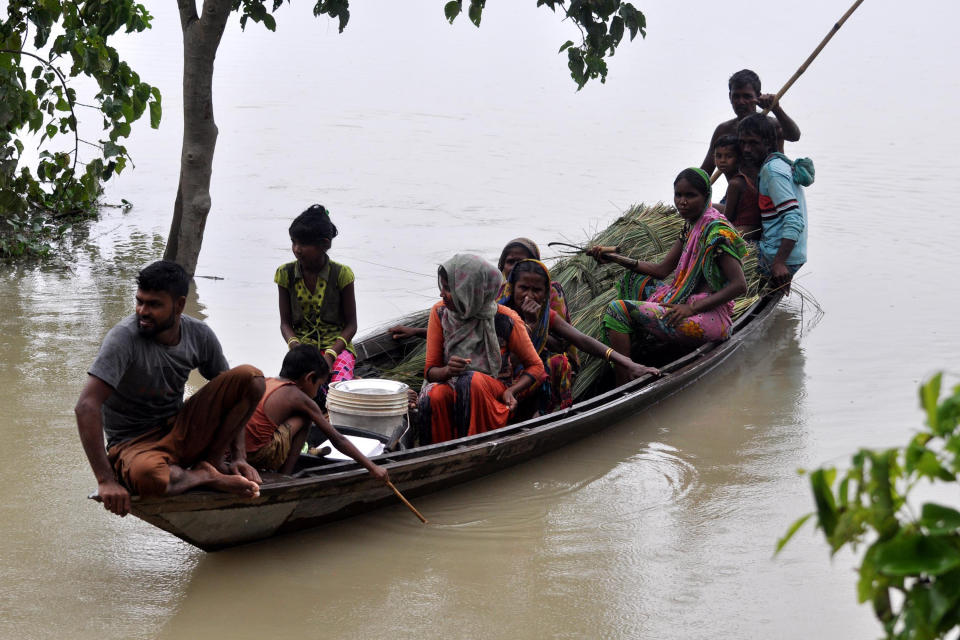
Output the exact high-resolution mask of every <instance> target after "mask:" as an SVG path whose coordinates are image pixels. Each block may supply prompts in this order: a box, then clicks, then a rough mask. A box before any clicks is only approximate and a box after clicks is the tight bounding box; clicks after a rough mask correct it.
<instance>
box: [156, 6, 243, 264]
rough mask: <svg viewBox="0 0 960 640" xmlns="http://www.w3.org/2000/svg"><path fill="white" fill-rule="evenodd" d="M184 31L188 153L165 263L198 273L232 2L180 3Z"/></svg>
mask: <svg viewBox="0 0 960 640" xmlns="http://www.w3.org/2000/svg"><path fill="white" fill-rule="evenodd" d="M177 6H178V7H179V10H180V24H181V27H182V28H183V150H182V151H181V154H180V184H179V185H178V186H177V197H176V201H175V202H174V206H173V222H172V223H171V225H170V235H169V237H168V238H167V248H166V251H164V255H163V257H164V259H165V260H172V261H174V262H176V263H177V264H179V265H180V266H182V267H183V268H184V269H185V270H186V271H187V273H189V274H191V275H193V274H194V272H195V271H196V268H197V260H198V259H199V257H200V246H201V244H202V242H203V230H204V227H206V225H207V215H208V214H209V213H210V205H211V202H210V175H211V171H212V168H213V152H214V150H215V148H216V146H217V125H216V123H215V122H214V119H213V61H214V59H215V58H216V56H217V47H218V46H219V45H220V38H221V37H222V36H223V30H224V27H226V24H227V18H228V17H229V15H230V0H204V3H203V15H201V16H199V17H198V16H197V7H196V0H177Z"/></svg>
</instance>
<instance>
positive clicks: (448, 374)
mask: <svg viewBox="0 0 960 640" xmlns="http://www.w3.org/2000/svg"><path fill="white" fill-rule="evenodd" d="M437 277H438V281H439V285H440V297H441V298H442V301H441V302H438V303H437V304H435V305H433V308H432V309H430V319H429V321H428V324H427V360H426V364H425V365H424V372H423V375H424V378H426V380H427V382H428V384H427V386H426V387H425V388H424V390H423V391H422V392H421V394H420V399H419V402H418V408H419V415H420V423H421V431H420V442H421V444H426V443H430V442H443V441H445V440H451V439H453V438H461V437H463V436H469V435H474V434H477V433H483V432H485V431H490V430H491V429H498V428H500V427H504V426H506V424H507V420H508V419H509V418H510V414H511V412H512V411H514V410H515V409H516V407H517V400H516V396H517V394H519V393H521V392H522V391H523V390H524V389H527V388H528V387H530V386H532V385H533V384H534V383H537V382H541V381H542V380H543V378H544V377H545V376H546V373H545V372H544V369H543V363H542V362H541V361H540V357H539V356H538V355H537V351H536V350H535V349H534V348H533V344H532V343H531V342H530V337H529V336H528V335H527V330H526V327H525V325H524V324H523V321H522V320H521V319H520V317H519V316H518V315H517V314H516V312H514V311H513V310H511V309H508V308H507V307H504V306H501V305H498V304H497V292H498V291H499V289H500V284H501V282H502V279H503V277H502V276H501V275H500V272H499V271H498V270H497V269H496V267H494V266H493V265H492V264H490V263H488V262H487V261H485V260H484V259H483V258H480V257H479V256H475V255H470V254H457V255H455V256H454V257H453V258H451V259H450V260H448V261H447V262H445V263H443V265H442V266H441V267H440V268H439V270H438V272H437ZM511 362H514V363H518V365H519V366H520V371H519V374H518V375H514V372H513V371H512V370H511V365H510V363H511ZM505 381H506V382H505Z"/></svg>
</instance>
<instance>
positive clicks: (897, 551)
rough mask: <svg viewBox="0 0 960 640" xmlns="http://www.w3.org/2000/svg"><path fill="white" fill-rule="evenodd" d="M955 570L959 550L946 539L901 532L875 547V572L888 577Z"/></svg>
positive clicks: (959, 555) (957, 563) (958, 558)
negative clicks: (876, 570) (877, 571)
mask: <svg viewBox="0 0 960 640" xmlns="http://www.w3.org/2000/svg"><path fill="white" fill-rule="evenodd" d="M957 567H960V549H957V546H956V544H955V543H953V544H951V539H950V538H948V537H946V536H926V535H923V534H920V533H904V532H903V531H901V533H900V534H898V535H897V536H896V537H895V538H893V539H892V540H889V541H887V542H882V543H880V544H879V545H878V546H877V569H878V570H879V571H880V572H881V573H884V574H886V575H888V576H919V575H933V576H936V575H940V574H941V573H946V572H947V571H950V570H951V569H955V568H957Z"/></svg>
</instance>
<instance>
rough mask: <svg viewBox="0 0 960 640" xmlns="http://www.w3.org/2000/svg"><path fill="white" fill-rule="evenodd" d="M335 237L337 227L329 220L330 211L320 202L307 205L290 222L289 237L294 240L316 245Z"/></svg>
mask: <svg viewBox="0 0 960 640" xmlns="http://www.w3.org/2000/svg"><path fill="white" fill-rule="evenodd" d="M336 237H337V227H336V226H335V225H334V224H333V223H332V222H330V213H329V212H328V211H327V208H326V207H324V206H323V205H322V204H315V205H313V206H311V207H309V208H308V209H307V210H306V211H304V212H303V213H301V214H300V215H298V216H297V217H296V218H294V220H293V222H292V223H291V224H290V239H291V240H293V241H294V242H299V243H302V244H308V245H316V244H320V243H321V242H322V241H323V240H333V239H334V238H336Z"/></svg>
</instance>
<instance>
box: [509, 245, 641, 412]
mask: <svg viewBox="0 0 960 640" xmlns="http://www.w3.org/2000/svg"><path fill="white" fill-rule="evenodd" d="M511 267H512V268H511V271H510V277H509V278H508V279H507V283H506V286H505V288H504V290H503V292H502V296H501V298H500V300H499V303H500V304H502V305H504V306H506V307H509V308H510V309H513V310H514V311H516V312H517V313H518V314H519V315H520V317H521V318H522V319H523V321H524V324H525V325H526V328H527V332H528V334H529V335H530V340H531V342H532V343H533V347H534V349H536V350H537V353H538V354H539V355H540V359H541V360H542V361H543V365H544V368H545V370H546V373H547V377H546V379H545V380H544V381H543V383H540V384H536V385H534V386H532V387H530V388H528V389H527V390H526V391H524V393H523V394H522V395H521V397H520V398H518V402H519V405H520V408H519V409H518V410H517V412H516V414H517V417H518V419H521V420H522V419H527V418H530V417H533V416H534V415H536V414H538V413H539V414H540V415H545V414H548V413H552V412H553V411H556V410H558V409H566V408H567V407H569V406H571V405H572V404H573V382H574V377H575V375H576V371H575V370H574V368H573V366H572V364H571V362H570V360H569V358H568V355H567V354H566V353H564V352H559V353H558V352H555V351H552V350H551V349H550V346H549V338H550V337H553V338H555V339H556V340H557V342H559V343H561V344H570V345H573V346H575V347H577V348H579V349H580V350H582V351H584V352H585V353H589V354H590V355H592V356H596V357H597V358H603V359H605V360H607V361H608V362H612V363H613V364H614V366H615V367H617V368H618V369H622V370H623V372H624V376H623V377H625V378H627V379H630V380H633V379H634V378H639V377H641V376H644V375H648V374H653V375H659V372H658V371H657V370H656V369H653V368H651V367H645V366H643V365H642V364H637V363H636V362H634V361H633V360H631V359H630V358H629V357H628V356H626V355H623V354H620V353H617V352H616V351H614V350H613V349H612V348H610V347H607V346H606V345H605V344H603V343H602V342H599V341H598V340H594V339H593V338H591V337H590V336H588V335H586V334H583V333H581V332H580V331H578V330H577V329H576V328H574V327H573V325H571V324H570V323H569V321H568V320H567V319H565V318H563V317H562V316H561V315H560V314H559V313H558V312H557V311H556V310H555V309H554V308H552V307H551V305H550V304H548V303H547V296H548V293H547V292H548V291H552V288H551V286H550V285H551V279H550V270H549V269H547V266H546V265H545V264H543V263H542V262H540V261H539V260H532V259H524V260H521V261H519V262H516V263H515V264H514V265H511Z"/></svg>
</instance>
